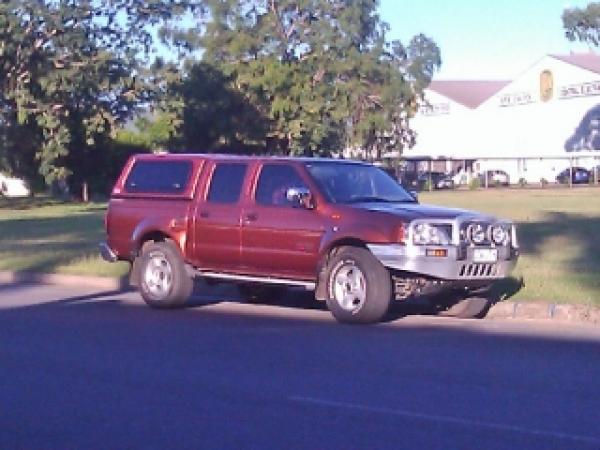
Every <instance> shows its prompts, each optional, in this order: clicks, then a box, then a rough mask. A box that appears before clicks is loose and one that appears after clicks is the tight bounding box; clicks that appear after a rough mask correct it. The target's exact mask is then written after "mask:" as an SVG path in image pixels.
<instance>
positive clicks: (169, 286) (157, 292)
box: [139, 241, 194, 308]
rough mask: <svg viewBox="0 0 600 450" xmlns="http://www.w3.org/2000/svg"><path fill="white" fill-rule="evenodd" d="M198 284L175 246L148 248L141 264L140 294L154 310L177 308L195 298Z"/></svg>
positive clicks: (154, 244)
mask: <svg viewBox="0 0 600 450" xmlns="http://www.w3.org/2000/svg"><path fill="white" fill-rule="evenodd" d="M193 288H194V281H193V279H192V277H190V276H189V275H188V274H187V272H186V269H185V264H184V262H183V259H182V257H181V254H180V253H179V250H178V249H177V248H176V247H175V244H173V243H172V242H168V241H167V242H153V243H150V244H146V245H144V250H143V254H142V256H141V260H140V263H139V290H140V293H141V294H142V297H143V299H144V301H145V302H146V303H147V304H148V305H149V306H151V307H153V308H176V307H179V306H182V305H183V304H185V302H186V301H187V299H188V298H189V297H190V295H191V294H192V290H193Z"/></svg>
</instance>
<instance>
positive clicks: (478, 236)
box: [467, 223, 485, 245]
mask: <svg viewBox="0 0 600 450" xmlns="http://www.w3.org/2000/svg"><path fill="white" fill-rule="evenodd" d="M467 237H468V238H469V240H470V241H471V242H472V243H473V244H475V245H480V244H483V243H484V242H485V228H484V226H483V225H482V224H480V223H472V224H471V225H469V228H467Z"/></svg>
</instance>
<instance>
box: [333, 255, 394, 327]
mask: <svg viewBox="0 0 600 450" xmlns="http://www.w3.org/2000/svg"><path fill="white" fill-rule="evenodd" d="M391 296H392V282H391V277H390V274H389V272H388V270H387V269H386V268H385V267H384V266H383V265H382V264H381V263H380V262H379V260H377V258H375V257H374V256H373V254H372V253H371V252H370V251H368V250H367V249H365V248H360V247H342V248H340V249H339V250H338V251H337V253H335V254H334V256H333V257H332V258H331V259H330V261H329V263H328V265H327V299H326V302H327V307H328V308H329V311H331V314H333V316H334V317H335V318H336V320H338V321H339V322H343V323H373V322H378V321H380V320H381V319H382V318H383V316H384V315H385V314H386V313H387V311H388V308H389V305H390V299H391Z"/></svg>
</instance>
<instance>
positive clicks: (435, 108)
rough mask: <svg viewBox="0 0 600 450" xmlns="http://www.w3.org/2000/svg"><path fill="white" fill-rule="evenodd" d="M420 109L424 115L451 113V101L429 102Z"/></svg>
mask: <svg viewBox="0 0 600 450" xmlns="http://www.w3.org/2000/svg"><path fill="white" fill-rule="evenodd" d="M419 111H420V112H421V114H423V115H424V116H441V115H443V114H450V103H428V104H426V105H421V107H420V108H419Z"/></svg>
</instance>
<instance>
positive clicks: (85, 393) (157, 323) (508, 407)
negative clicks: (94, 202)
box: [0, 285, 600, 450]
mask: <svg viewBox="0 0 600 450" xmlns="http://www.w3.org/2000/svg"><path fill="white" fill-rule="evenodd" d="M232 298H233V297H232V294H231V292H230V291H228V290H220V291H212V292H208V293H207V294H206V295H205V296H203V297H198V298H196V299H195V300H194V302H193V303H194V304H193V305H192V306H191V307H189V308H186V309H183V310H178V311H155V310H151V309H149V308H147V307H145V306H144V305H143V303H142V302H141V300H140V299H139V297H138V296H137V294H136V293H134V292H131V293H125V294H122V293H115V292H94V291H93V290H89V289H87V290H86V289H84V288H82V289H73V288H68V289H67V288H59V287H49V286H26V285H0V449H2V450H12V449H27V450H29V449H61V450H62V449H88V448H89V449H125V448H128V449H136V448H143V449H171V448H174V449H175V448H190V449H201V448H202V449H285V450H289V449H296V448H303V449H402V448H407V449H443V450H453V449H471V448H472V449H486V450H491V449H511V450H513V449H569V450H570V449H594V450H598V449H600V426H599V424H600V329H598V328H597V327H596V328H593V327H589V326H588V327H583V326H579V327H574V326H564V325H557V324H553V323H541V322H525V321H522V322H517V321H511V320H508V321H501V320H498V321H492V320H484V321H468V320H458V319H450V318H437V317H425V316H408V317H402V314H401V313H398V314H397V315H396V318H395V319H394V320H391V321H389V322H387V323H383V324H379V325H376V326H348V325H339V324H337V323H335V322H334V321H333V319H332V318H331V317H330V316H329V313H328V312H327V311H323V310H320V309H314V308H312V307H309V306H302V305H303V303H301V301H300V300H301V299H297V298H296V299H294V298H291V297H290V300H289V301H288V302H287V303H286V305H285V306H274V305H246V304H242V303H239V302H232V301H227V300H231V299H232Z"/></svg>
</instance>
